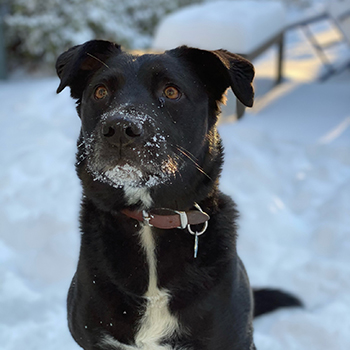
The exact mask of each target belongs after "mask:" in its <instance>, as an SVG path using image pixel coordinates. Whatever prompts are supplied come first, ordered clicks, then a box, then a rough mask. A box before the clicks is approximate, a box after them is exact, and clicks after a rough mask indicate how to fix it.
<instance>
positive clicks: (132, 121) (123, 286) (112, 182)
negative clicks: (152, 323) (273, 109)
mask: <svg viewBox="0 0 350 350" xmlns="http://www.w3.org/2000/svg"><path fill="white" fill-rule="evenodd" d="M56 67H57V74H58V76H59V77H60V79H61V83H60V86H59V88H58V90H57V92H60V91H62V90H63V89H64V88H65V87H66V86H68V87H70V89H71V95H72V97H73V98H75V99H77V111H78V114H79V117H80V118H81V122H82V129H81V134H80V137H79V139H78V152H77V163H76V169H77V173H78V176H79V178H80V179H81V183H82V187H83V200H82V205H81V217H80V223H81V231H82V233H83V234H82V236H81V251H80V258H79V263H78V267H77V271H76V274H75V276H74V279H73V281H72V285H71V288H70V291H69V296H68V320H69V328H70V331H71V333H72V335H73V337H74V339H75V340H76V341H77V343H78V344H79V345H80V346H82V347H83V348H84V349H86V350H95V349H96V350H97V349H118V350H119V349H120V350H121V349H124V347H123V346H120V347H119V346H114V347H111V346H107V345H105V346H101V339H102V337H103V336H105V335H110V336H112V337H113V338H114V339H116V340H118V341H119V342H120V343H122V344H129V345H134V342H135V335H136V333H137V331H138V325H139V322H140V320H141V318H142V315H143V312H144V310H145V307H146V299H145V298H144V294H145V292H146V291H147V288H148V282H149V267H148V265H147V260H146V253H145V251H144V250H142V248H141V245H140V237H139V231H140V228H141V227H142V226H143V224H142V223H139V222H138V221H136V220H134V219H131V218H129V217H127V216H125V215H124V214H122V213H121V210H122V209H125V208H128V209H138V210H142V209H146V210H147V209H151V208H171V209H174V210H189V209H191V208H193V206H194V204H195V203H198V204H199V205H200V206H201V207H202V209H203V210H204V211H205V212H206V213H208V214H209V215H210V220H209V226H208V229H207V231H206V232H205V233H204V234H203V235H202V236H201V237H200V239H199V254H198V257H197V258H196V259H195V258H194V256H193V244H194V237H193V236H192V235H191V234H189V233H188V231H187V230H182V229H172V230H160V229H156V228H153V231H152V232H153V238H154V240H155V246H156V254H157V255H156V256H157V266H156V267H157V277H158V284H157V286H158V288H159V289H166V290H167V291H168V292H169V295H170V299H169V309H170V312H171V314H173V315H174V316H175V317H176V318H177V319H178V320H179V323H180V325H181V327H182V330H183V331H182V332H177V333H174V334H172V335H169V336H168V337H166V338H164V339H161V340H160V341H159V343H158V346H161V345H164V346H165V345H168V346H169V347H171V349H178V350H180V349H182V350H185V349H187V350H206V349H208V350H209V349H210V350H220V349H222V350H224V349H225V350H228V349H230V350H234V349H240V350H244V349H246V350H248V349H250V350H252V349H254V348H255V347H254V345H253V337H252V332H253V331H252V318H253V309H254V306H253V301H252V292H251V289H250V286H249V282H248V278H247V275H246V273H245V270H244V267H243V264H242V262H241V261H240V259H239V258H238V255H237V252H236V219H237V216H238V214H237V211H236V208H235V204H234V203H233V201H232V200H231V199H230V198H229V197H227V196H226V195H224V194H222V193H221V192H220V191H219V189H218V180H219V175H220V171H221V166H222V162H223V149H222V144H221V140H220V137H219V135H218V133H217V129H216V121H217V117H218V114H219V112H220V110H219V104H220V101H221V100H222V98H223V94H224V92H225V91H226V89H227V88H229V87H231V88H232V90H233V91H234V93H235V95H236V96H237V97H238V98H239V99H240V100H241V102H242V103H244V104H245V105H247V106H251V105H252V103H253V97H254V96H253V95H254V93H253V88H252V80H253V76H254V69H253V66H252V65H251V63H249V62H248V61H247V60H245V59H243V58H242V57H240V56H237V55H234V54H232V53H229V52H226V51H223V50H218V51H204V50H199V49H194V48H189V47H185V46H183V47H179V48H176V49H174V50H170V51H167V52H165V53H164V54H159V55H142V56H133V55H130V54H127V53H125V52H123V51H122V50H121V48H120V47H119V45H116V44H113V43H110V42H105V41H91V42H87V43H85V44H84V45H80V46H76V47H73V48H71V49H70V50H68V51H67V52H65V53H63V54H62V55H61V56H60V57H59V58H58V60H57V65H56ZM99 86H102V87H103V89H105V91H104V90H103V93H105V92H106V91H107V92H106V96H104V97H103V98H101V99H97V98H96V97H95V94H96V91H97V90H98V87H99ZM167 87H175V88H176V89H177V90H178V91H179V93H180V94H179V97H178V98H176V99H174V100H172V99H170V98H168V97H167V96H166V94H165V91H166V88H167ZM96 89H97V90H96ZM115 169H117V170H115ZM128 170H130V173H128ZM200 228H201V227H199V228H198V229H200ZM193 229H195V228H193ZM267 294H268V293H267ZM274 295H276V294H274ZM283 296H285V294H283V293H282V297H283ZM282 299H283V298H282ZM289 304H290V300H286V299H285V302H282V303H278V302H277V305H278V306H288V305H289ZM292 305H294V304H293V303H292ZM272 308H273V307H271V308H270V307H265V308H264V309H266V311H269V310H270V309H272ZM256 310H261V309H259V308H258V307H257V306H256ZM263 311H264V310H263ZM139 346H140V349H149V347H146V345H145V347H143V345H142V344H141V345H140V344H139ZM155 349H160V348H158V347H156V348H155ZM164 349H165V348H164ZM167 349H168V348H167Z"/></svg>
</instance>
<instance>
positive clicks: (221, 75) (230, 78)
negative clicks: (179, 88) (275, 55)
mask: <svg viewBox="0 0 350 350" xmlns="http://www.w3.org/2000/svg"><path fill="white" fill-rule="evenodd" d="M168 54H171V55H174V56H176V57H178V58H181V59H184V60H186V61H187V62H188V64H190V66H191V69H192V70H194V71H195V72H196V73H197V74H198V76H199V77H200V79H201V80H202V82H203V84H204V85H205V87H206V89H207V91H208V93H209V94H210V96H211V97H213V98H214V99H215V100H216V101H221V99H222V95H223V94H224V93H225V91H226V90H227V88H229V87H231V88H232V91H233V92H234V94H235V95H236V97H237V98H238V99H239V100H240V101H241V102H242V103H243V104H244V105H245V106H247V107H252V106H253V101H254V88H253V85H252V81H253V78H254V66H253V65H252V64H251V63H250V62H249V61H248V60H246V59H245V58H243V57H241V56H239V55H236V54H233V53H231V52H228V51H225V50H215V51H206V50H200V49H196V48H190V47H187V46H181V47H178V48H176V49H174V50H170V51H168Z"/></svg>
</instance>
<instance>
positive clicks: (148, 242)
mask: <svg viewBox="0 0 350 350" xmlns="http://www.w3.org/2000/svg"><path fill="white" fill-rule="evenodd" d="M139 236H140V244H141V247H142V249H143V251H144V253H145V256H146V260H147V265H148V270H149V282H148V289H147V292H146V293H145V295H144V298H145V299H146V301H147V302H146V307H145V309H144V310H143V311H142V317H141V319H140V321H139V323H138V325H136V328H137V332H136V335H135V339H134V344H135V345H126V344H122V343H120V342H119V341H118V340H117V339H115V338H113V337H112V336H110V335H105V336H104V337H103V340H102V342H101V345H102V349H103V347H104V346H107V345H108V346H109V347H110V346H112V347H115V349H118V350H120V349H123V350H136V349H138V350H141V349H142V350H175V348H173V347H170V346H168V345H161V342H162V341H166V340H167V339H169V338H170V337H171V336H172V335H174V334H175V333H177V334H179V333H180V324H179V321H178V319H177V318H176V317H175V316H174V315H172V314H171V313H170V310H169V300H170V295H169V292H168V291H167V290H165V289H159V287H158V277H157V256H156V246H155V240H154V237H153V233H152V229H151V227H149V226H143V227H142V228H141V230H140V232H139ZM176 350H181V349H179V348H176ZM183 350H184V349H183Z"/></svg>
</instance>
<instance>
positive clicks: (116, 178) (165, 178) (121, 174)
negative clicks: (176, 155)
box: [88, 157, 177, 188]
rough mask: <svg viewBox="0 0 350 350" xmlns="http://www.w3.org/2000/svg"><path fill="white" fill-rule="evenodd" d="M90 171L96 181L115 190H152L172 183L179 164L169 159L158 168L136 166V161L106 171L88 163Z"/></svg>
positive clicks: (143, 165)
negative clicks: (142, 188) (132, 188)
mask: <svg viewBox="0 0 350 350" xmlns="http://www.w3.org/2000/svg"><path fill="white" fill-rule="evenodd" d="M142 163H144V162H142ZM88 171H89V172H90V174H91V175H92V176H93V179H94V181H99V182H103V183H106V184H108V185H110V186H112V187H115V188H124V187H134V188H141V187H147V188H151V187H155V186H157V185H159V184H163V183H167V182H169V181H171V179H172V178H173V177H174V176H175V174H176V172H177V164H176V162H175V161H174V160H173V159H172V158H170V157H169V158H168V160H164V161H162V163H161V164H160V165H158V166H155V165H154V164H149V165H145V164H142V165H140V164H137V165H136V164H135V161H129V162H120V163H119V164H117V165H115V166H114V167H107V169H106V170H103V169H102V170H97V169H96V167H95V166H94V164H91V163H90V162H88Z"/></svg>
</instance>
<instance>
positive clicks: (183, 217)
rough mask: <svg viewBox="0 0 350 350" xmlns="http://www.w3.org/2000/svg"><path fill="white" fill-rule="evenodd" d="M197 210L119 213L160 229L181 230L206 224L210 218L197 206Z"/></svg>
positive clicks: (153, 210)
mask: <svg viewBox="0 0 350 350" xmlns="http://www.w3.org/2000/svg"><path fill="white" fill-rule="evenodd" d="M196 207H197V208H198V210H189V211H177V210H172V209H167V208H161V209H152V210H150V211H149V212H146V211H137V210H129V209H124V210H122V211H121V212H122V213H123V214H125V215H126V216H129V217H130V218H133V219H136V220H138V221H140V222H144V223H146V224H147V225H149V226H154V227H157V228H161V229H173V228H181V229H185V228H186V227H188V226H190V225H198V224H204V223H206V222H207V221H208V220H209V219H210V217H209V215H208V214H207V213H204V212H203V211H202V210H201V209H200V207H199V206H198V205H196Z"/></svg>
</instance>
